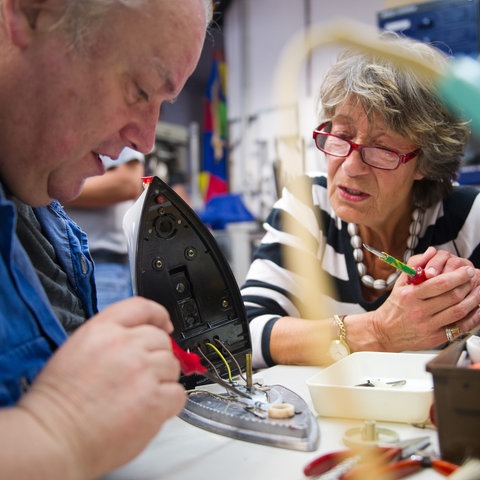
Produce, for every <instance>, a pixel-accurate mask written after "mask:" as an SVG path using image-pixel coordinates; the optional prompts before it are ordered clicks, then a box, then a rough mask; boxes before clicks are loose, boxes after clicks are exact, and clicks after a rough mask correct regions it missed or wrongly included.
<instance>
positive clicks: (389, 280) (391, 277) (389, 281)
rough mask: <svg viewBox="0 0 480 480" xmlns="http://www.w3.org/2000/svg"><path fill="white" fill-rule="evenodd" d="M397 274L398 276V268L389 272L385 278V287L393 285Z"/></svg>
mask: <svg viewBox="0 0 480 480" xmlns="http://www.w3.org/2000/svg"><path fill="white" fill-rule="evenodd" d="M399 276H400V270H397V271H396V272H393V273H391V274H390V275H389V276H388V278H387V287H390V286H391V285H393V284H394V283H395V282H396V281H397V278H398V277H399Z"/></svg>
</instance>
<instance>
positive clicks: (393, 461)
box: [303, 437, 458, 480]
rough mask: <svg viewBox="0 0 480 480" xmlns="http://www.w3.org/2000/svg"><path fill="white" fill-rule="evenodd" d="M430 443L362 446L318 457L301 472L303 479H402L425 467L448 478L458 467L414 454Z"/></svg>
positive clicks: (413, 441) (426, 440)
mask: <svg viewBox="0 0 480 480" xmlns="http://www.w3.org/2000/svg"><path fill="white" fill-rule="evenodd" d="M429 444H430V440H429V438H428V437H420V438H416V439H411V440H406V441H404V442H401V443H400V444H399V445H397V446H395V447H381V446H376V447H365V448H358V449H352V450H340V451H337V452H332V453H328V454H326V455H322V456H320V457H318V458H316V459H315V460H313V461H312V462H310V463H309V464H308V465H306V466H305V468H304V469H303V473H304V474H305V476H307V477H315V478H318V479H321V478H324V479H325V480H326V479H327V478H329V479H334V478H337V479H341V480H355V479H359V478H369V479H382V478H388V479H389V480H390V479H397V478H403V477H406V476H407V475H410V474H411V473H414V472H416V471H418V470H420V469H422V468H425V467H427V466H428V467H430V466H431V467H433V468H434V469H435V470H436V471H438V472H440V473H442V474H444V475H450V473H452V472H453V471H455V470H456V469H457V468H458V466H457V465H454V464H452V463H449V462H445V461H443V460H432V459H430V457H419V456H416V455H415V453H417V452H418V451H420V450H422V449H424V448H425V447H427V446H428V445H429Z"/></svg>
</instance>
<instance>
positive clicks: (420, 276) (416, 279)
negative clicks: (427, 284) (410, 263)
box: [408, 267, 427, 285]
mask: <svg viewBox="0 0 480 480" xmlns="http://www.w3.org/2000/svg"><path fill="white" fill-rule="evenodd" d="M415 270H416V271H417V273H416V274H415V275H414V276H413V277H408V283H411V284H413V285H418V284H419V283H423V282H424V281H425V280H426V279H427V276H426V275H425V270H424V269H423V268H422V267H417V268H416V269H415Z"/></svg>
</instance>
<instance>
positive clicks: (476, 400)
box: [427, 332, 480, 463]
mask: <svg viewBox="0 0 480 480" xmlns="http://www.w3.org/2000/svg"><path fill="white" fill-rule="evenodd" d="M476 335H479V332H477V333H476ZM468 336H469V335H464V336H462V337H459V338H457V339H456V340H455V341H454V342H453V343H452V344H451V345H449V346H448V347H447V348H446V349H445V350H443V351H442V352H440V353H439V354H438V355H437V356H436V357H435V358H434V359H433V360H431V361H430V362H428V364H427V371H429V372H431V373H432V375H433V384H434V404H435V414H434V415H435V424H436V425H437V428H438V439H439V444H440V451H441V455H442V458H443V459H445V460H449V461H451V462H455V463H462V462H463V461H464V460H465V459H467V458H470V457H475V458H480V370H475V369H471V368H466V367H458V366H457V364H458V360H459V358H460V356H461V355H462V352H464V351H465V350H466V340H467V338H468Z"/></svg>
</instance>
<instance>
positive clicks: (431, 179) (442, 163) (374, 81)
mask: <svg viewBox="0 0 480 480" xmlns="http://www.w3.org/2000/svg"><path fill="white" fill-rule="evenodd" d="M387 40H388V41H391V42H392V48H393V49H395V48H407V49H411V48H414V49H415V51H416V52H417V53H418V54H419V55H421V56H422V58H423V59H424V60H425V62H426V63H428V64H432V63H433V64H434V65H438V66H439V67H440V66H442V65H445V64H446V62H447V61H448V57H446V56H445V55H444V54H442V53H441V52H440V50H437V49H436V48H434V47H433V46H431V45H427V44H425V43H421V42H417V41H415V40H411V39H407V38H404V37H400V36H392V35H389V37H387ZM347 101H353V102H358V104H359V105H361V107H362V108H363V109H364V111H365V112H366V114H367V117H368V118H369V119H371V118H373V115H374V114H380V116H381V117H382V118H383V119H384V121H385V123H386V124H387V126H388V127H389V128H390V129H391V130H393V131H395V132H396V133H399V134H401V135H404V136H406V137H407V138H409V139H410V140H411V141H412V142H414V143H416V144H417V145H419V146H420V148H421V153H420V155H419V157H418V171H419V172H420V173H422V174H423V175H424V179H422V180H418V181H415V182H414V185H413V192H412V195H413V204H414V205H416V206H419V207H423V208H427V207H429V206H431V205H433V204H435V203H436V202H438V201H440V200H442V199H443V198H445V197H446V196H447V195H448V194H449V193H450V192H451V191H452V183H453V182H454V181H455V180H456V179H457V175H458V170H459V168H460V163H461V157H462V154H463V151H464V148H465V143H466V141H467V139H468V136H469V133H470V131H469V128H468V126H467V123H466V122H464V121H461V120H459V119H458V118H456V117H455V115H454V114H452V112H451V111H450V110H448V109H447V107H446V106H445V105H444V104H443V103H442V101H441V99H440V98H439V97H438V95H437V92H436V90H435V84H434V79H426V78H425V76H422V75H421V74H419V73H418V72H416V71H414V70H413V69H411V68H409V67H406V66H404V65H399V64H397V63H395V62H393V61H391V60H389V59H387V58H384V57H381V56H376V55H375V54H369V53H365V52H359V51H358V50H355V49H347V50H345V51H344V52H343V53H342V54H341V55H340V57H339V59H338V62H337V63H336V64H335V65H333V66H332V67H331V68H330V69H329V70H328V72H327V74H326V76H325V77H324V80H323V82H322V86H321V88H320V96H319V106H320V118H321V122H323V121H327V120H330V119H331V118H332V117H333V116H334V114H335V110H336V108H337V107H338V106H339V105H341V104H343V103H345V102H347Z"/></svg>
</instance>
